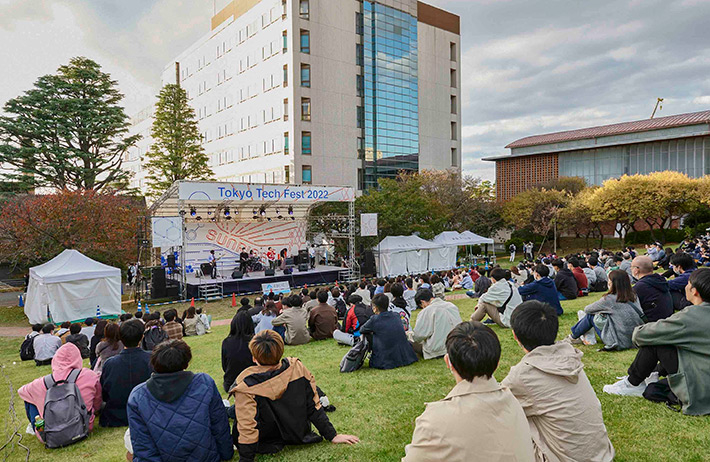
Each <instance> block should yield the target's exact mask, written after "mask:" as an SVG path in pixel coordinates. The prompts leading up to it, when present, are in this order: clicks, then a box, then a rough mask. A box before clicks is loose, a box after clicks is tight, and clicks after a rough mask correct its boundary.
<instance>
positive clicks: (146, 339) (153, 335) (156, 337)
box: [141, 327, 168, 351]
mask: <svg viewBox="0 0 710 462" xmlns="http://www.w3.org/2000/svg"><path fill="white" fill-rule="evenodd" d="M167 339H168V334H167V333H166V332H165V331H164V330H163V329H161V328H160V327H151V328H150V329H148V330H147V331H146V332H145V334H143V340H141V348H142V349H144V350H145V351H153V348H155V347H156V345H158V344H159V343H162V342H164V341H166V340H167Z"/></svg>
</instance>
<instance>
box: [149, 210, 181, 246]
mask: <svg viewBox="0 0 710 462" xmlns="http://www.w3.org/2000/svg"><path fill="white" fill-rule="evenodd" d="M150 225H151V226H150V227H151V231H152V232H151V234H152V237H153V247H154V248H155V247H161V248H163V249H168V248H170V247H180V246H182V217H152V218H151V220H150Z"/></svg>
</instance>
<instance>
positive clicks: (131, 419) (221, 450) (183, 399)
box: [128, 371, 234, 462]
mask: <svg viewBox="0 0 710 462" xmlns="http://www.w3.org/2000/svg"><path fill="white" fill-rule="evenodd" d="M128 426H129V427H130V430H131V443H132V444H133V460H134V461H135V462H143V461H151V462H152V461H155V462H162V461H168V460H169V461H171V462H178V461H185V462H187V461H190V462H219V461H221V460H230V459H231V458H232V457H233V456H234V448H233V447H232V438H231V435H230V432H229V418H228V417H227V411H226V410H225V407H224V404H223V403H222V398H221V397H220V395H219V391H217V385H215V383H214V380H212V378H211V377H210V376H209V375H207V374H193V373H192V372H187V371H181V372H173V373H169V374H153V375H152V377H151V378H150V379H148V381H147V382H145V383H142V384H140V385H138V386H137V387H136V388H134V389H133V391H132V392H131V395H130V396H129V398H128Z"/></svg>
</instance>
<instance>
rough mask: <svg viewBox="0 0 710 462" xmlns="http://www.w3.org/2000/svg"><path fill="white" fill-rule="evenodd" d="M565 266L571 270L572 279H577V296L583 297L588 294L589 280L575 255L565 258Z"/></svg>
mask: <svg viewBox="0 0 710 462" xmlns="http://www.w3.org/2000/svg"><path fill="white" fill-rule="evenodd" d="M567 267H568V268H569V269H570V271H572V274H573V275H574V279H575V280H576V281H577V289H578V291H577V296H578V297H583V296H585V295H589V282H588V281H587V276H586V275H585V274H584V270H583V269H582V268H581V267H580V266H579V260H577V258H576V257H571V258H569V259H568V260H567Z"/></svg>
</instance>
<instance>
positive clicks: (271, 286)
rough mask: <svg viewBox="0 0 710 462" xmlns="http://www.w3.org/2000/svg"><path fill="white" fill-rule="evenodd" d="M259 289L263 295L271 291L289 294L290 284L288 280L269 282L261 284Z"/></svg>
mask: <svg viewBox="0 0 710 462" xmlns="http://www.w3.org/2000/svg"><path fill="white" fill-rule="evenodd" d="M261 291H262V293H263V294H264V295H267V294H269V293H271V292H273V293H275V294H276V295H278V294H290V293H291V285H290V284H289V283H288V281H280V282H269V283H266V284H262V285H261Z"/></svg>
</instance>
